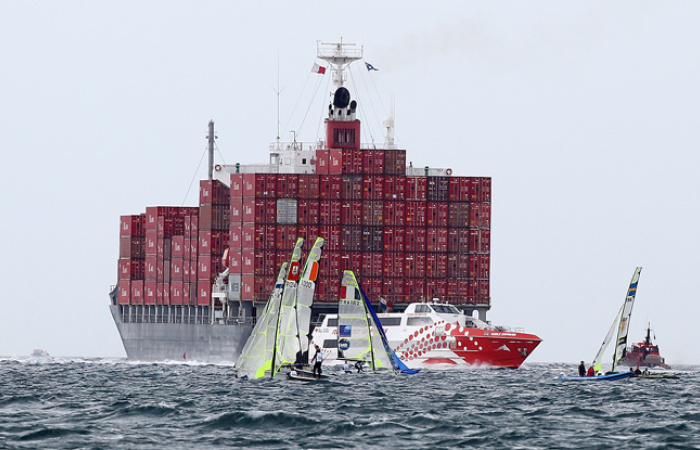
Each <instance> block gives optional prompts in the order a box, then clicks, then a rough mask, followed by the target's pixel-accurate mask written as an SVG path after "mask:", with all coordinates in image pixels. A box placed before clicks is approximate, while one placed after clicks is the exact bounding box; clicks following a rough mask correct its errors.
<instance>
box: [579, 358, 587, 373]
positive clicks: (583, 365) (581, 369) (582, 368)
mask: <svg viewBox="0 0 700 450" xmlns="http://www.w3.org/2000/svg"><path fill="white" fill-rule="evenodd" d="M578 376H580V377H585V376H586V363H584V362H583V361H581V364H579V365H578Z"/></svg>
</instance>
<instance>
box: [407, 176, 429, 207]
mask: <svg viewBox="0 0 700 450" xmlns="http://www.w3.org/2000/svg"><path fill="white" fill-rule="evenodd" d="M427 182H428V180H427V178H426V177H406V200H410V201H419V202H424V201H425V200H426V192H427Z"/></svg>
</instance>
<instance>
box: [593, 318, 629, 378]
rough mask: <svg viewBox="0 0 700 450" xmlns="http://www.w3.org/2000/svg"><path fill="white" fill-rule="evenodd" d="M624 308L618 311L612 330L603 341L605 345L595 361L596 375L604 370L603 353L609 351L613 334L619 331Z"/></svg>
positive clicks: (611, 326)
mask: <svg viewBox="0 0 700 450" xmlns="http://www.w3.org/2000/svg"><path fill="white" fill-rule="evenodd" d="M624 307H625V305H622V306H621V307H620V311H618V312H617V314H616V315H615V320H613V323H612V325H610V330H608V334H606V335H605V339H603V344H602V345H601V346H600V350H598V353H597V354H596V355H595V358H594V359H593V364H592V365H593V370H595V372H596V373H598V372H600V371H601V369H602V368H603V353H605V350H607V349H608V345H610V341H612V337H613V334H614V333H615V330H616V329H617V323H618V322H619V321H620V315H621V314H622V309H623V308H624Z"/></svg>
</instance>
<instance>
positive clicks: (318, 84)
mask: <svg viewBox="0 0 700 450" xmlns="http://www.w3.org/2000/svg"><path fill="white" fill-rule="evenodd" d="M320 87H321V81H319V82H318V83H317V84H316V90H315V91H314V95H313V96H312V97H311V98H312V100H311V101H310V102H309V106H308V107H307V108H306V112H305V113H304V118H303V119H301V123H300V124H299V127H298V130H297V136H298V135H299V132H300V131H301V129H302V128H303V127H304V122H306V117H307V116H308V115H309V111H310V110H311V107H312V106H313V99H314V98H316V96H317V95H318V89H319V88H320Z"/></svg>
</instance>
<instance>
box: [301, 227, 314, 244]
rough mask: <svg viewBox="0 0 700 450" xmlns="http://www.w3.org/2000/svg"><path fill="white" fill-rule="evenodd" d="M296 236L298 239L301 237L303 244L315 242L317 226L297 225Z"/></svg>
mask: <svg viewBox="0 0 700 450" xmlns="http://www.w3.org/2000/svg"><path fill="white" fill-rule="evenodd" d="M297 235H298V237H303V238H304V241H305V242H312V243H313V242H316V238H317V237H318V225H299V226H298V227H297ZM312 245H313V244H312Z"/></svg>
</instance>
